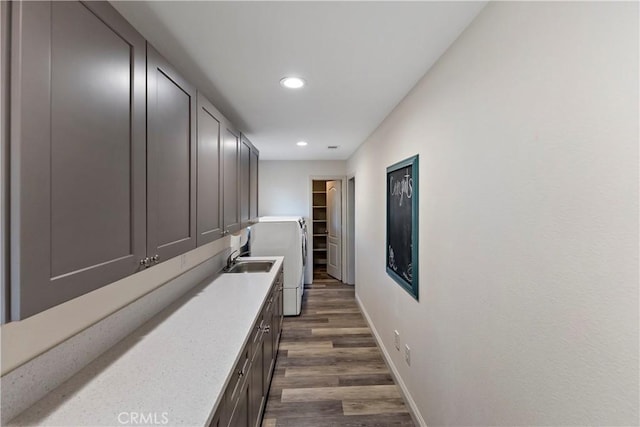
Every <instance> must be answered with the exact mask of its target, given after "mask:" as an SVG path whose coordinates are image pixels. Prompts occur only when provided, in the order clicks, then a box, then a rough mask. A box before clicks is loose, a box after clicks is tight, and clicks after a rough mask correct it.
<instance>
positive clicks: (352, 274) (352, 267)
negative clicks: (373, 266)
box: [343, 174, 356, 285]
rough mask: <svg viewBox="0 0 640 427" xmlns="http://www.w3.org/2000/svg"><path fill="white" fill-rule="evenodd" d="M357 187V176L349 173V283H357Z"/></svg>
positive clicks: (347, 206) (346, 212)
mask: <svg viewBox="0 0 640 427" xmlns="http://www.w3.org/2000/svg"><path fill="white" fill-rule="evenodd" d="M352 181H353V188H351V182H352ZM355 187H356V176H355V175H354V174H349V175H347V187H346V189H345V193H346V196H345V197H346V200H347V204H346V207H345V208H346V209H345V220H346V223H347V238H346V247H345V248H344V250H343V252H345V253H346V257H345V260H346V261H345V270H344V271H345V274H346V280H345V281H344V283H347V284H349V285H355V284H356V244H355V243H356V242H355V239H356V221H355V207H356V200H355Z"/></svg>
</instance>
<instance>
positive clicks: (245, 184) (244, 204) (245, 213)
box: [239, 135, 251, 226]
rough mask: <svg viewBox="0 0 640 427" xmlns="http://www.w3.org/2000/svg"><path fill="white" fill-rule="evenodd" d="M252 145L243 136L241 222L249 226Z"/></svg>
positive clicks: (240, 192) (241, 147) (241, 149)
mask: <svg viewBox="0 0 640 427" xmlns="http://www.w3.org/2000/svg"><path fill="white" fill-rule="evenodd" d="M250 144H251V143H250V142H249V141H248V140H247V139H246V138H245V137H244V135H242V138H241V140H240V191H239V195H240V222H241V223H242V225H243V226H246V225H248V224H249V185H250V170H249V167H250V166H249V164H250V162H251V145H250Z"/></svg>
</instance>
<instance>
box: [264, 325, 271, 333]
mask: <svg viewBox="0 0 640 427" xmlns="http://www.w3.org/2000/svg"><path fill="white" fill-rule="evenodd" d="M263 331H264V333H265V334H268V333H269V332H271V325H267V326H265V327H264V329H263Z"/></svg>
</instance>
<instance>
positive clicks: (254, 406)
mask: <svg viewBox="0 0 640 427" xmlns="http://www.w3.org/2000/svg"><path fill="white" fill-rule="evenodd" d="M261 335H262V334H261ZM262 341H263V340H260V345H259V346H258V348H257V351H256V352H255V353H254V355H253V362H252V363H251V374H250V377H249V381H250V384H249V396H250V398H249V425H250V426H258V427H259V425H260V416H261V415H262V413H261V409H262V405H263V403H264V397H265V395H264V393H263V390H264V385H263V384H264V383H263V381H264V377H263V375H262V360H263V357H264V356H263V354H262Z"/></svg>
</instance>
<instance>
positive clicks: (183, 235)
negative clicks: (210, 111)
mask: <svg viewBox="0 0 640 427" xmlns="http://www.w3.org/2000/svg"><path fill="white" fill-rule="evenodd" d="M195 125H196V90H195V88H194V87H193V86H192V85H191V84H190V83H188V82H187V81H186V80H185V79H184V78H183V77H182V76H180V74H178V72H177V71H176V70H175V69H174V68H173V67H172V66H171V64H169V63H168V62H167V61H166V60H165V59H164V58H163V57H162V56H161V55H160V54H159V53H158V52H157V51H156V50H155V49H154V48H153V47H152V46H151V45H149V44H147V191H148V194H147V254H148V256H149V258H151V259H152V260H156V262H157V258H156V256H158V257H159V260H160V261H163V260H166V259H168V258H172V257H174V256H177V255H180V254H182V253H185V252H187V251H189V250H191V249H194V248H195V247H196V138H195V136H196V126H195ZM152 262H153V261H152Z"/></svg>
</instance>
